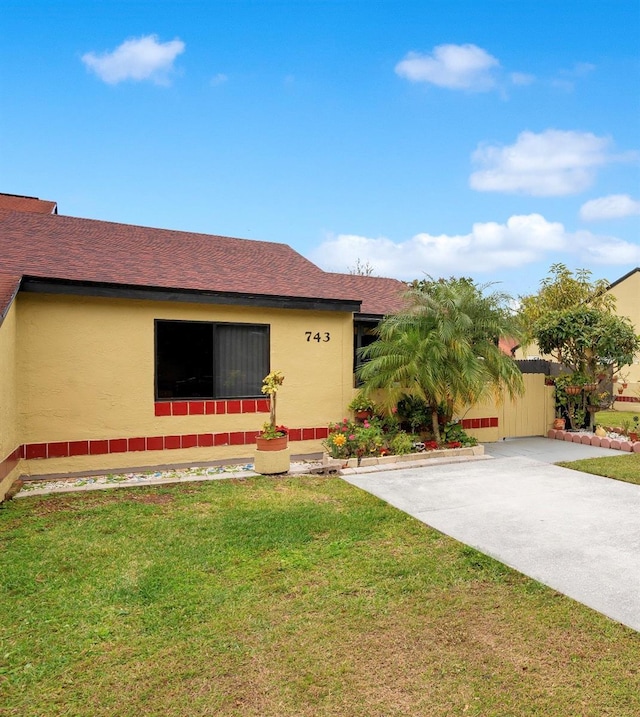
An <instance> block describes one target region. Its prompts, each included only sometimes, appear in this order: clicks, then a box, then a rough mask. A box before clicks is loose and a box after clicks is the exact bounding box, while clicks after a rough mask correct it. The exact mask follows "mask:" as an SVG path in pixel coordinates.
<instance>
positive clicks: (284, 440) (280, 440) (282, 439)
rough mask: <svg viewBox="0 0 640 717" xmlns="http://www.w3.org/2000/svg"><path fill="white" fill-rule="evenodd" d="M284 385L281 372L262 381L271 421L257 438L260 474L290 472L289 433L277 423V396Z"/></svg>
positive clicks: (256, 460) (257, 460) (257, 458)
mask: <svg viewBox="0 0 640 717" xmlns="http://www.w3.org/2000/svg"><path fill="white" fill-rule="evenodd" d="M283 383H284V375H283V374H282V372H281V371H271V373H270V374H268V375H267V376H265V377H264V379H263V381H262V389H261V390H262V393H264V394H265V395H268V396H269V399H270V402H271V403H270V407H269V421H267V423H265V424H264V426H263V428H262V433H260V434H259V435H258V436H257V437H256V448H257V451H256V456H255V459H254V463H255V469H256V472H258V473H264V474H266V475H271V474H274V473H286V472H287V471H288V470H289V448H288V440H289V432H288V430H287V429H286V428H285V427H284V426H279V425H278V424H277V423H276V395H277V393H278V390H279V389H280V387H281V386H282V384H283Z"/></svg>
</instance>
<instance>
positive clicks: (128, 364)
mask: <svg viewBox="0 0 640 717" xmlns="http://www.w3.org/2000/svg"><path fill="white" fill-rule="evenodd" d="M17 302H18V318H19V332H18V342H17V365H18V375H17V380H18V382H19V385H20V397H19V401H18V413H19V417H20V424H21V426H22V431H21V434H22V435H21V442H22V443H25V444H28V443H47V442H53V441H78V440H90V439H108V438H135V437H139V436H162V435H186V434H193V433H216V432H227V431H254V430H255V431H257V430H260V429H261V427H262V424H263V423H264V422H265V420H266V419H267V418H268V415H266V414H264V413H254V414H246V413H245V414H225V415H198V416H170V417H169V416H162V417H157V416H155V413H154V320H155V319H180V320H193V321H230V322H247V323H261V324H270V325H271V331H270V343H271V368H272V369H279V370H281V371H283V373H284V374H285V377H286V378H285V383H284V386H283V387H282V389H281V391H280V392H279V394H278V415H277V419H278V422H279V423H283V424H285V425H287V426H289V427H320V426H324V425H326V424H327V423H329V422H330V421H336V420H339V419H340V418H341V417H342V415H343V414H344V410H345V406H346V404H347V403H348V402H349V400H350V398H351V396H352V394H353V388H352V384H353V376H352V362H353V328H352V326H353V324H352V317H351V315H350V314H348V313H339V312H323V311H303V310H283V309H261V308H245V307H232V306H217V305H199V304H187V303H177V302H176V303H173V302H147V301H135V300H119V299H102V298H87V297H72V296H51V295H44V294H20V295H19V296H18V299H17ZM306 331H312V332H313V333H315V332H321V334H323V335H324V333H325V332H328V333H329V334H330V340H329V341H328V342H320V343H317V342H315V341H307V339H306V335H305V332H306ZM291 449H292V452H293V453H306V452H313V451H319V450H321V442H320V441H300V442H295V443H293V444H292V445H291ZM253 450H254V449H253V447H252V446H250V445H249V446H220V447H215V448H194V449H177V450H171V451H164V452H160V451H145V452H136V453H123V454H110V455H101V456H76V457H69V458H51V459H46V460H29V461H25V462H24V463H25V464H26V465H27V472H28V473H30V474H31V475H40V474H45V473H46V474H48V473H57V472H65V471H83V470H92V469H94V468H96V467H100V468H105V469H110V468H120V467H128V466H142V465H157V464H158V463H167V462H171V463H180V462H189V461H193V460H203V461H204V460H215V459H224V458H231V457H245V456H246V457H247V458H250V457H251V456H252V455H253Z"/></svg>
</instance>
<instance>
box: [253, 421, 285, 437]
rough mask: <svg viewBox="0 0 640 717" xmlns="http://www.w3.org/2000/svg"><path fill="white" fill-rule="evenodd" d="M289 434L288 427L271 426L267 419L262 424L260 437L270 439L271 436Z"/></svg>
mask: <svg viewBox="0 0 640 717" xmlns="http://www.w3.org/2000/svg"><path fill="white" fill-rule="evenodd" d="M288 435H289V429H288V428H286V427H285V426H272V425H271V423H270V422H269V421H267V422H266V423H265V424H263V426H262V433H261V434H260V438H266V439H267V440H272V439H273V438H282V437H283V436H288Z"/></svg>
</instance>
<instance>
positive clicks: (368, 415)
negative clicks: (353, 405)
mask: <svg viewBox="0 0 640 717" xmlns="http://www.w3.org/2000/svg"><path fill="white" fill-rule="evenodd" d="M353 415H354V416H355V417H356V418H357V419H358V420H359V421H364V420H366V419H367V418H371V411H356V412H355V413H354V414H353Z"/></svg>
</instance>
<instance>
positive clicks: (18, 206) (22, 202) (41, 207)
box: [0, 194, 58, 214]
mask: <svg viewBox="0 0 640 717" xmlns="http://www.w3.org/2000/svg"><path fill="white" fill-rule="evenodd" d="M0 209H9V210H11V211H14V212H38V213H39V214H56V213H57V211H58V209H57V204H56V203H55V202H50V201H48V200H46V199H38V198H37V197H23V196H22V195H20V194H0Z"/></svg>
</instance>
